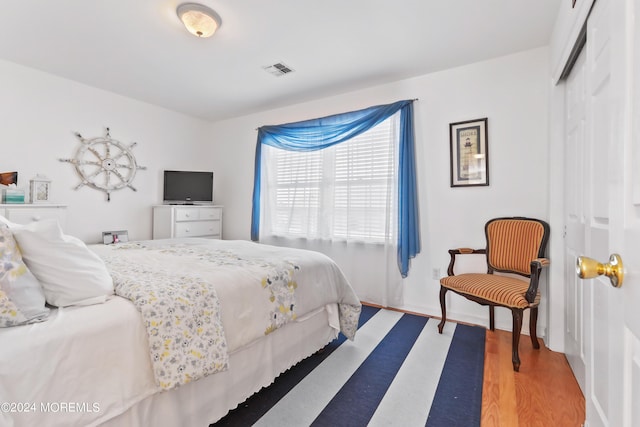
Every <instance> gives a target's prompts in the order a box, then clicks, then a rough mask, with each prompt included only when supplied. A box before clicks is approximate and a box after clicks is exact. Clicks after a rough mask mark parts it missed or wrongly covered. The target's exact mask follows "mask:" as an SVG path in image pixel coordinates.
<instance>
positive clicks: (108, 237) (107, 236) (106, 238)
mask: <svg viewBox="0 0 640 427" xmlns="http://www.w3.org/2000/svg"><path fill="white" fill-rule="evenodd" d="M128 241H129V232H128V231H127V230H117V231H103V232H102V242H103V243H104V244H105V245H113V244H116V243H126V242H128Z"/></svg>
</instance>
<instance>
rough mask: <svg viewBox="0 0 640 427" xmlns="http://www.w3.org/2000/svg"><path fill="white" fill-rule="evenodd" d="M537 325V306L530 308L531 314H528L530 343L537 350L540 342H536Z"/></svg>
mask: <svg viewBox="0 0 640 427" xmlns="http://www.w3.org/2000/svg"><path fill="white" fill-rule="evenodd" d="M537 325H538V307H533V308H532V309H531V315H530V316H529V335H530V336H531V344H532V345H533V348H535V349H536V350H538V349H539V348H540V343H539V342H538V335H537V329H538V327H537Z"/></svg>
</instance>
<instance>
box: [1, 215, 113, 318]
mask: <svg viewBox="0 0 640 427" xmlns="http://www.w3.org/2000/svg"><path fill="white" fill-rule="evenodd" d="M9 228H10V229H11V231H12V233H13V236H14V238H15V239H16V241H17V242H18V246H19V247H20V250H21V252H22V259H23V260H24V262H25V264H27V267H29V269H30V270H31V272H32V273H33V274H34V276H36V278H37V279H38V280H39V281H40V284H41V285H42V288H43V289H44V296H45V298H46V300H47V302H48V303H49V304H51V305H55V306H57V307H66V306H69V305H88V304H97V303H102V302H105V301H106V299H107V296H109V295H112V294H113V280H112V279H111V275H110V274H109V271H108V270H107V267H106V266H105V264H104V262H103V261H102V259H101V258H100V257H99V256H98V255H96V254H95V253H94V252H91V251H90V250H89V248H87V246H86V245H85V244H84V243H83V242H82V241H81V240H80V239H77V238H75V237H72V236H67V235H65V234H63V233H62V230H61V229H60V226H59V225H58V222H57V221H56V220H55V219H50V220H44V221H38V222H32V223H31V224H28V225H16V224H9Z"/></svg>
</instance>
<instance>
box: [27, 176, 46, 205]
mask: <svg viewBox="0 0 640 427" xmlns="http://www.w3.org/2000/svg"><path fill="white" fill-rule="evenodd" d="M29 196H30V199H31V203H48V202H50V201H51V200H50V199H51V180H50V179H49V178H47V177H46V176H44V175H36V177H35V178H33V179H31V181H30V185H29Z"/></svg>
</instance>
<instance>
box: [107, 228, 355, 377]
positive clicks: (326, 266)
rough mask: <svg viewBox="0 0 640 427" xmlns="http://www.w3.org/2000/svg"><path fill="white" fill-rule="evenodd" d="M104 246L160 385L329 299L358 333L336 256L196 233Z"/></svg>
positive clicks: (198, 370)
mask: <svg viewBox="0 0 640 427" xmlns="http://www.w3.org/2000/svg"><path fill="white" fill-rule="evenodd" d="M111 248H112V250H111V251H109V253H108V254H103V255H102V256H103V258H104V260H105V262H106V264H107V267H108V268H109V270H110V271H111V274H112V276H113V278H114V284H115V286H116V293H117V294H118V295H120V296H123V297H126V298H129V299H130V300H132V301H133V302H134V304H135V305H136V307H137V308H138V310H139V311H140V312H141V313H142V316H143V320H144V322H145V325H146V328H147V333H148V337H149V347H150V348H149V351H150V357H151V361H152V363H153V366H154V373H155V376H156V381H157V382H158V384H159V385H160V387H162V388H163V389H170V388H173V387H175V386H177V385H180V384H185V383H187V382H190V381H193V380H196V379H198V378H201V377H203V376H206V375H209V374H211V373H215V372H218V371H220V370H224V369H226V368H227V362H228V353H227V347H228V349H229V351H233V350H234V349H235V348H238V347H241V346H243V345H246V344H248V343H249V342H251V341H253V340H255V339H258V338H259V337H260V336H263V335H266V334H269V333H271V332H273V331H274V330H276V329H277V328H279V327H281V326H282V325H284V324H286V323H287V322H289V321H292V320H295V319H296V318H297V317H298V316H304V315H305V314H307V313H310V312H311V311H312V310H314V309H316V308H318V307H322V306H324V305H326V304H329V303H332V302H338V303H339V309H340V327H341V330H342V332H343V333H344V334H345V335H346V336H347V337H349V338H350V339H353V337H354V335H355V331H356V328H357V321H358V316H359V312H360V303H359V301H358V299H357V298H356V296H355V294H354V293H353V291H352V289H351V287H350V286H349V284H348V283H347V281H346V280H345V278H344V276H343V275H342V273H341V272H340V270H339V269H338V267H337V266H336V265H335V263H333V262H332V261H331V260H329V258H327V257H326V256H324V255H322V254H319V253H317V252H311V251H302V250H297V249H295V250H294V249H288V248H279V247H274V246H267V245H261V244H257V243H252V242H247V241H222V240H202V239H193V240H186V241H182V242H181V243H175V242H168V241H149V242H142V243H131V244H125V245H118V246H113V247H111ZM219 307H222V308H221V310H220V309H219ZM221 319H222V320H223V321H222V322H221V321H220V320H221ZM222 325H224V330H223V327H222ZM225 338H226V339H225Z"/></svg>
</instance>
